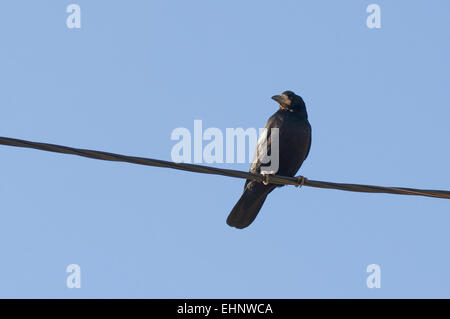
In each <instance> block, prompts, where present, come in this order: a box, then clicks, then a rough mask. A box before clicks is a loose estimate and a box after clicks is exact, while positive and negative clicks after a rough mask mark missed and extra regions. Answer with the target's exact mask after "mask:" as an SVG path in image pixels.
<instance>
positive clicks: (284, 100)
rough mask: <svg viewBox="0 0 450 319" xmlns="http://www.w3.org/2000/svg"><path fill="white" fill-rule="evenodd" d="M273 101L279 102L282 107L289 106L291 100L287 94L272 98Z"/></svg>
mask: <svg viewBox="0 0 450 319" xmlns="http://www.w3.org/2000/svg"><path fill="white" fill-rule="evenodd" d="M272 100H275V101H277V102H278V103H280V104H281V105H287V104H289V103H288V102H289V99H288V97H287V96H286V95H285V94H280V95H274V96H272Z"/></svg>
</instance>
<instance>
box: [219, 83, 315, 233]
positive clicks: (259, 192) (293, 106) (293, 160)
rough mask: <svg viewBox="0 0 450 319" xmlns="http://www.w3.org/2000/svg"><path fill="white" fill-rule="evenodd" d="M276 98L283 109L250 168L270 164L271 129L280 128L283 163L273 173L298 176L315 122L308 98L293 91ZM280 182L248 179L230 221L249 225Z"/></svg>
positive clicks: (268, 126)
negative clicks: (306, 99) (264, 182)
mask: <svg viewBox="0 0 450 319" xmlns="http://www.w3.org/2000/svg"><path fill="white" fill-rule="evenodd" d="M272 99H274V100H275V101H277V102H278V103H279V104H280V109H279V110H278V111H277V112H275V114H273V115H272V116H271V117H270V118H269V120H268V121H267V124H266V129H267V138H260V139H259V141H258V144H257V146H256V154H255V159H254V160H253V164H252V165H251V167H250V172H251V173H262V171H264V167H265V166H266V167H267V166H268V165H269V164H270V163H266V159H265V156H266V154H273V152H274V150H272V149H271V144H272V139H271V132H272V131H271V129H272V128H278V136H279V143H278V144H279V145H278V147H279V166H278V171H277V172H273V173H276V174H278V175H283V176H294V175H295V174H296V173H297V171H298V169H299V168H300V166H301V165H302V163H303V161H304V160H305V159H306V157H307V156H308V153H309V149H310V147H311V125H310V124H309V122H308V114H307V112H306V106H305V102H304V101H303V99H302V98H301V97H300V96H298V95H296V94H295V93H293V92H291V91H285V92H283V93H282V94H281V95H275V96H272ZM266 145H267V147H265V146H266ZM261 149H267V152H260V150H261ZM277 186H279V185H274V184H268V185H264V184H263V183H260V182H255V181H251V180H247V181H246V182H245V187H244V193H243V194H242V196H241V198H240V199H239V201H238V202H237V203H236V205H235V206H234V207H233V210H232V211H231V213H230V215H228V218H227V224H228V225H230V226H233V227H236V228H240V229H241V228H245V227H247V226H249V225H250V224H251V223H252V222H253V221H254V220H255V218H256V215H258V212H259V210H260V209H261V206H262V205H263V204H264V201H265V200H266V197H267V195H269V193H270V192H271V191H273V190H274V189H275V187H277Z"/></svg>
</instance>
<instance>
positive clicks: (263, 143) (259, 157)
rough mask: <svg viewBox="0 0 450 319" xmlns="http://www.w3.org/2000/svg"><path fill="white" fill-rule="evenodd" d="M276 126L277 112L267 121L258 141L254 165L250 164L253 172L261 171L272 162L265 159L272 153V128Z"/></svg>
mask: <svg viewBox="0 0 450 319" xmlns="http://www.w3.org/2000/svg"><path fill="white" fill-rule="evenodd" d="M276 127H278V124H277V116H276V114H274V115H273V116H272V117H270V118H269V120H268V121H267V124H266V126H265V128H264V131H263V132H262V133H261V136H260V137H259V139H258V143H257V144H256V151H255V156H254V158H253V162H252V165H251V166H250V172H251V173H261V166H266V165H269V164H270V163H267V162H266V160H265V159H266V156H267V154H271V144H272V139H271V137H272V136H271V133H272V128H276Z"/></svg>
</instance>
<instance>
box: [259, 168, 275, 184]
mask: <svg viewBox="0 0 450 319" xmlns="http://www.w3.org/2000/svg"><path fill="white" fill-rule="evenodd" d="M261 175H262V176H263V178H264V179H263V181H262V183H263V184H264V185H269V176H270V175H275V172H274V171H261Z"/></svg>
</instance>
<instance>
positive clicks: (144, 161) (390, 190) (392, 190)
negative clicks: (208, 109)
mask: <svg viewBox="0 0 450 319" xmlns="http://www.w3.org/2000/svg"><path fill="white" fill-rule="evenodd" d="M0 145H7V146H15V147H24V148H33V149H37V150H41V151H48V152H54V153H63V154H71V155H78V156H82V157H88V158H92V159H98V160H104V161H113V162H126V163H132V164H138V165H146V166H156V167H166V168H172V169H178V170H183V171H190V172H195V173H202V174H213V175H222V176H229V177H235V178H243V179H250V180H254V181H258V182H262V183H271V184H278V185H294V186H308V187H316V188H327V189H338V190H343V191H350V192H360V193H387V194H400V195H417V196H426V197H436V198H447V199H450V191H444V190H428V189H415V188H406V187H385V186H374V185H361V184H345V183H333V182H324V181H315V180H311V179H307V178H306V177H304V176H297V177H288V176H280V175H261V174H254V173H249V172H243V171H237V170H232V169H223V168H216V167H210V166H204V165H197V164H187V163H174V162H169V161H163V160H158V159H151V158H144V157H135V156H126V155H121V154H114V153H107V152H102V151H94V150H86V149H80V148H73V147H68V146H62V145H55V144H47V143H38V142H31V141H26V140H20V139H15V138H9V137H1V136H0Z"/></svg>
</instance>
